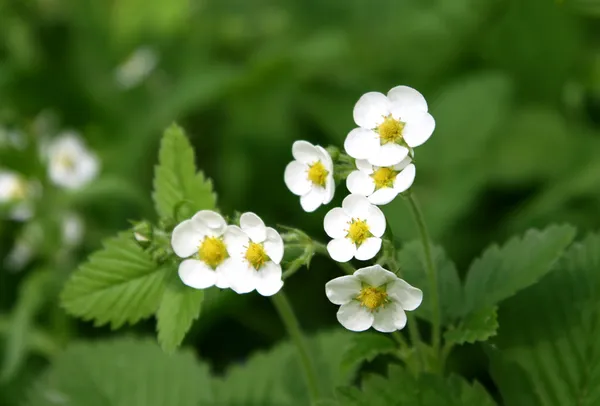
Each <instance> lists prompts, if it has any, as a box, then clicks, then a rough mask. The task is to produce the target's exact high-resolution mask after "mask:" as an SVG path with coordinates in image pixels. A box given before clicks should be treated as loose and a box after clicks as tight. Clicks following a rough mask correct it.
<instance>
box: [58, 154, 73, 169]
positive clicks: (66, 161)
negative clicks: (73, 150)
mask: <svg viewBox="0 0 600 406" xmlns="http://www.w3.org/2000/svg"><path fill="white" fill-rule="evenodd" d="M56 159H57V161H58V164H59V165H61V166H63V167H65V168H66V169H67V170H69V171H72V170H73V169H75V160H74V159H73V157H72V156H70V155H69V154H61V155H59V156H58V158H56Z"/></svg>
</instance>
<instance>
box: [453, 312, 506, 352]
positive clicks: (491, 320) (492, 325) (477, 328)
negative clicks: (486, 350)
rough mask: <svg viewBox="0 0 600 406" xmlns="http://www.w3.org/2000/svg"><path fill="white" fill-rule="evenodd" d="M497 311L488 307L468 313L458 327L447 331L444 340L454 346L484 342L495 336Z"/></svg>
mask: <svg viewBox="0 0 600 406" xmlns="http://www.w3.org/2000/svg"><path fill="white" fill-rule="evenodd" d="M497 310H498V309H497V308H496V307H490V308H487V309H481V310H479V311H476V312H473V313H470V314H469V315H468V316H467V317H466V318H465V319H464V320H462V321H461V322H460V324H459V325H458V327H456V328H453V329H450V330H448V331H447V332H446V334H444V338H445V339H446V340H447V341H449V342H451V343H454V344H464V343H470V344H473V343H474V342H476V341H486V340H487V339H488V338H490V337H492V336H495V335H496V331H497V330H498V314H497Z"/></svg>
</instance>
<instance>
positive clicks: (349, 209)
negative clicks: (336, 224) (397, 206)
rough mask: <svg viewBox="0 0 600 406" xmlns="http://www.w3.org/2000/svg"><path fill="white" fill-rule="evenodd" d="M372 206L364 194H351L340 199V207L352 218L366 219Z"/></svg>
mask: <svg viewBox="0 0 600 406" xmlns="http://www.w3.org/2000/svg"><path fill="white" fill-rule="evenodd" d="M370 207H373V205H372V204H371V203H369V200H368V199H367V198H366V197H365V196H361V195H357V194H351V195H348V196H347V197H346V198H345V199H344V201H342V208H343V209H344V210H345V211H346V213H347V214H348V215H349V216H350V217H352V218H358V219H366V218H367V216H368V215H369V208H370Z"/></svg>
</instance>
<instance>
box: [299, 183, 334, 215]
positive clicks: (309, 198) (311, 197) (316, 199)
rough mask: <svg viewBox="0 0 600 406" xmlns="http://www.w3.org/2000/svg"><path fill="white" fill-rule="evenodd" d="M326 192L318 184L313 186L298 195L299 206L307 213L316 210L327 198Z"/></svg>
mask: <svg viewBox="0 0 600 406" xmlns="http://www.w3.org/2000/svg"><path fill="white" fill-rule="evenodd" d="M328 197H329V196H328V193H327V192H326V191H325V189H324V188H322V187H320V186H314V187H312V189H310V192H308V193H307V194H305V195H304V196H302V197H300V206H302V210H304V211H305V212H307V213H312V212H313V211H315V210H317V209H318V208H319V207H320V206H321V205H322V204H323V202H324V201H325V200H326V199H327V198H328Z"/></svg>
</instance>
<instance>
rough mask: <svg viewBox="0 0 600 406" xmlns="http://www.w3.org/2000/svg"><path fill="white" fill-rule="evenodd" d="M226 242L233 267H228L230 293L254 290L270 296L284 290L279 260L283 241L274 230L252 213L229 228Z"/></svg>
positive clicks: (281, 256)
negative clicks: (232, 291)
mask: <svg viewBox="0 0 600 406" xmlns="http://www.w3.org/2000/svg"><path fill="white" fill-rule="evenodd" d="M225 242H226V243H227V246H228V247H229V253H230V254H231V257H232V258H233V259H234V260H235V261H236V265H235V266H232V267H229V268H228V269H227V270H226V272H227V274H228V276H229V283H230V284H231V289H233V290H234V291H236V292H237V293H248V292H251V291H253V290H255V289H256V291H257V292H258V293H260V294H261V295H263V296H272V295H274V294H275V293H277V292H279V290H280V289H281V287H282V286H283V280H282V279H281V276H282V272H281V265H280V263H281V260H282V259H283V249H284V247H283V240H282V239H281V236H280V235H279V233H278V232H277V231H275V229H273V228H271V227H265V223H264V222H263V221H262V220H261V218H260V217H258V216H257V215H256V214H254V213H244V214H242V216H241V217H240V227H237V226H229V227H228V232H227V233H226V234H225Z"/></svg>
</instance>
